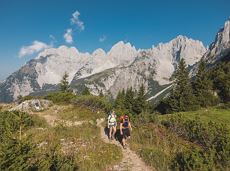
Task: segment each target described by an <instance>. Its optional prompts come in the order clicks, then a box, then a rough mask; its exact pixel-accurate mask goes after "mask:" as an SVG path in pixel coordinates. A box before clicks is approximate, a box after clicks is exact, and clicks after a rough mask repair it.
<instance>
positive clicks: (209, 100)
mask: <svg viewBox="0 0 230 171" xmlns="http://www.w3.org/2000/svg"><path fill="white" fill-rule="evenodd" d="M193 90H194V95H195V96H196V101H197V103H198V104H199V105H200V106H201V107H207V106H211V105H213V104H214V103H215V102H217V98H216V97H215V96H214V95H213V90H212V81H211V80H210V79H209V75H208V70H207V68H206V63H205V61H204V60H201V61H200V64H199V68H198V72H197V75H196V77H195V80H194V82H193Z"/></svg>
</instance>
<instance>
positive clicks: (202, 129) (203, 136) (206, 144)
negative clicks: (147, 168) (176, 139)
mask: <svg viewBox="0 0 230 171" xmlns="http://www.w3.org/2000/svg"><path fill="white" fill-rule="evenodd" d="M163 124H164V125H165V126H167V127H168V128H169V129H170V130H171V131H173V132H175V133H177V134H178V135H179V136H181V137H183V138H185V139H187V140H189V141H191V142H194V143H196V144H197V145H199V146H200V147H201V148H202V150H203V151H190V152H188V153H185V154H178V156H177V159H176V160H177V164H178V165H179V166H183V167H182V170H183V169H185V170H193V169H194V168H196V169H198V170H199V169H201V170H202V168H203V167H204V166H203V165H205V164H206V163H207V161H206V160H201V158H205V157H206V156H209V159H208V160H211V161H214V166H215V167H217V168H228V167H229V162H230V137H229V132H228V129H227V128H226V125H223V124H217V123H214V122H209V123H205V122H201V121H200V119H199V118H196V119H189V120H188V119H185V118H182V116H181V115H177V116H174V117H172V118H171V119H169V120H168V121H167V122H163ZM195 161H197V162H198V163H196V162H195ZM207 168H208V167H207Z"/></svg>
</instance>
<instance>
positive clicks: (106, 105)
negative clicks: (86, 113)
mask: <svg viewBox="0 0 230 171" xmlns="http://www.w3.org/2000/svg"><path fill="white" fill-rule="evenodd" d="M73 102H74V104H76V105H85V106H88V107H90V108H95V109H101V110H104V111H105V112H109V111H111V109H112V104H111V103H110V102H109V100H108V99H106V97H99V96H92V95H87V96H78V97H77V98H76V99H74V100H73Z"/></svg>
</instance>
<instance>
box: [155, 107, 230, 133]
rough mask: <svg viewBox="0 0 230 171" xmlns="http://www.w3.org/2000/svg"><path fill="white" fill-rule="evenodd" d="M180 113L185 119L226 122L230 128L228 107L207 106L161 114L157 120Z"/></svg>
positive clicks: (229, 110) (166, 118)
mask: <svg viewBox="0 0 230 171" xmlns="http://www.w3.org/2000/svg"><path fill="white" fill-rule="evenodd" d="M178 114H180V115H182V117H183V118H187V119H196V118H199V119H200V120H201V121H202V122H206V123H207V122H210V121H212V122H216V123H221V124H226V126H227V127H228V129H229V130H230V125H229V124H228V123H229V122H230V109H218V108H208V109H201V110H197V111H190V112H179V113H175V114H168V115H161V116H159V117H158V118H159V120H168V119H169V118H171V117H174V116H176V115H178Z"/></svg>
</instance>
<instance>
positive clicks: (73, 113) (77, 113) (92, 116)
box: [58, 105, 105, 121]
mask: <svg viewBox="0 0 230 171" xmlns="http://www.w3.org/2000/svg"><path fill="white" fill-rule="evenodd" d="M58 115H59V117H60V118H61V119H64V120H71V121H77V120H78V121H79V120H96V119H98V118H102V117H104V116H105V113H104V112H103V111H101V110H94V111H92V110H91V109H89V108H86V107H84V106H73V105H70V106H69V107H65V109H64V110H63V111H61V112H59V113H58Z"/></svg>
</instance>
